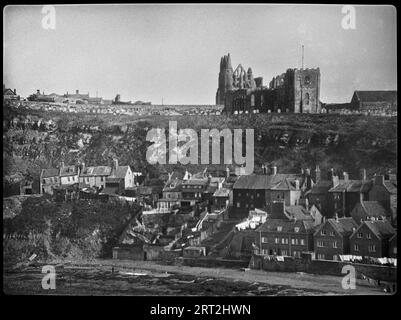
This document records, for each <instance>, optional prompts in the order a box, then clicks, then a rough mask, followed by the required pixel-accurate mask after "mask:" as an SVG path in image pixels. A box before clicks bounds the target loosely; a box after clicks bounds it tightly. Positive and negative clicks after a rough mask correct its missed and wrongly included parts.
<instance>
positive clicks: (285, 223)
mask: <svg viewBox="0 0 401 320" xmlns="http://www.w3.org/2000/svg"><path fill="white" fill-rule="evenodd" d="M277 227H281V228H282V229H281V231H278V230H277ZM295 227H299V228H300V230H299V232H301V233H302V232H303V233H304V232H310V231H312V230H313V221H301V220H297V221H289V220H284V219H267V220H266V222H265V223H263V224H262V225H261V226H260V227H258V228H257V229H256V232H277V233H280V232H282V233H293V232H295V230H294V228H295Z"/></svg>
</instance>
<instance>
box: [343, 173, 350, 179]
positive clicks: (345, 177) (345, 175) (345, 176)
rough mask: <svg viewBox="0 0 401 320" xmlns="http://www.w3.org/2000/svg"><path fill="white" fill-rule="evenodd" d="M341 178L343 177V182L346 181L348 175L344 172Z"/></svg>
mask: <svg viewBox="0 0 401 320" xmlns="http://www.w3.org/2000/svg"><path fill="white" fill-rule="evenodd" d="M343 176H344V181H348V179H349V176H348V173H346V172H345V171H344V172H343Z"/></svg>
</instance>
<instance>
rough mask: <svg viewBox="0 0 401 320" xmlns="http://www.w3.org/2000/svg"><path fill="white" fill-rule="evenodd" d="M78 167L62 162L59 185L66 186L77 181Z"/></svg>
mask: <svg viewBox="0 0 401 320" xmlns="http://www.w3.org/2000/svg"><path fill="white" fill-rule="evenodd" d="M79 172H80V169H79V167H77V166H65V165H64V162H61V164H60V185H61V186H68V185H73V184H75V183H79Z"/></svg>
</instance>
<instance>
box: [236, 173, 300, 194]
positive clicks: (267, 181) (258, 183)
mask: <svg viewBox="0 0 401 320" xmlns="http://www.w3.org/2000/svg"><path fill="white" fill-rule="evenodd" d="M286 179H289V180H292V179H301V176H300V175H296V174H283V173H278V174H275V175H257V174H251V175H245V176H240V177H239V178H238V180H237V181H236V182H235V183H234V186H233V189H257V190H261V189H262V190H267V189H271V188H273V187H275V186H277V187H284V186H286V188H290V186H288V184H287V182H284V184H281V183H282V182H283V181H284V180H286ZM286 190H287V189H286Z"/></svg>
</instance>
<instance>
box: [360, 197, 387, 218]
mask: <svg viewBox="0 0 401 320" xmlns="http://www.w3.org/2000/svg"><path fill="white" fill-rule="evenodd" d="M362 207H363V208H364V209H365V212H366V214H367V215H368V216H369V217H379V216H383V217H384V216H387V215H388V213H387V211H386V209H384V208H383V207H382V205H381V204H380V203H379V202H378V201H363V202H362Z"/></svg>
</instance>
